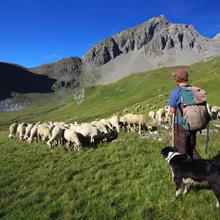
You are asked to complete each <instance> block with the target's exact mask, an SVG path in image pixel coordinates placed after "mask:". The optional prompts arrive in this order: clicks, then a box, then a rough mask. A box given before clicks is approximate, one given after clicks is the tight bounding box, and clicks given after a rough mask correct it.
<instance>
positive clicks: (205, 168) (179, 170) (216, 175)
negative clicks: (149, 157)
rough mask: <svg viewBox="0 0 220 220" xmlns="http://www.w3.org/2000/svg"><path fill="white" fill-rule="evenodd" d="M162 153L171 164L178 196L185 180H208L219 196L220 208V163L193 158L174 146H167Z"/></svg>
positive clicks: (218, 203) (219, 204) (219, 203)
mask: <svg viewBox="0 0 220 220" xmlns="http://www.w3.org/2000/svg"><path fill="white" fill-rule="evenodd" d="M161 154H162V155H163V156H164V158H165V159H166V160H167V162H168V163H169V165H170V166H171V170H172V174H173V179H174V181H175V183H176V196H179V195H180V191H181V187H182V186H183V185H184V180H185V179H187V178H190V179H192V180H194V181H198V182H203V181H207V182H208V184H209V186H210V187H211V188H212V190H213V191H214V193H215V195H216V197H217V204H216V207H217V208H220V164H218V163H215V162H213V161H211V160H202V159H201V160H192V159H189V158H188V156H187V155H186V154H180V153H179V152H177V151H176V150H175V148H173V147H165V148H163V149H162V150H161Z"/></svg>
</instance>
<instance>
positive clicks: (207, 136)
mask: <svg viewBox="0 0 220 220" xmlns="http://www.w3.org/2000/svg"><path fill="white" fill-rule="evenodd" d="M206 129H207V131H206V140H205V153H206V154H207V153H208V147H209V124H207V127H206Z"/></svg>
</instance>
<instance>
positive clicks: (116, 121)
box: [108, 115, 120, 133]
mask: <svg viewBox="0 0 220 220" xmlns="http://www.w3.org/2000/svg"><path fill="white" fill-rule="evenodd" d="M108 120H109V122H110V123H111V125H112V127H113V128H116V130H117V132H118V133H119V132H120V126H119V117H118V116H117V115H113V116H112V117H111V118H109V119H108Z"/></svg>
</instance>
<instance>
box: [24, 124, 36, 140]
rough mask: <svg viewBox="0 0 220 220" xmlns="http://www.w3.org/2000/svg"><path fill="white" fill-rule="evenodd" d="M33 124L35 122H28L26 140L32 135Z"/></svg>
mask: <svg viewBox="0 0 220 220" xmlns="http://www.w3.org/2000/svg"><path fill="white" fill-rule="evenodd" d="M33 126H34V125H33V124H27V127H26V128H25V135H24V140H27V139H28V137H29V136H30V132H31V129H32V128H33Z"/></svg>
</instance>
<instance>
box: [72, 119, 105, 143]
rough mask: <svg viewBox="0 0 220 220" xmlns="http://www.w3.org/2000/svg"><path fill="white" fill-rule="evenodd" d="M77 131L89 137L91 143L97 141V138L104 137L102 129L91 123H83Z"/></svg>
mask: <svg viewBox="0 0 220 220" xmlns="http://www.w3.org/2000/svg"><path fill="white" fill-rule="evenodd" d="M75 132H77V133H80V134H81V135H83V136H84V137H89V138H90V143H95V139H98V138H102V135H101V131H100V130H99V129H98V128H97V127H95V126H93V125H91V124H89V123H82V124H81V125H79V126H77V127H76V128H75Z"/></svg>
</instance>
